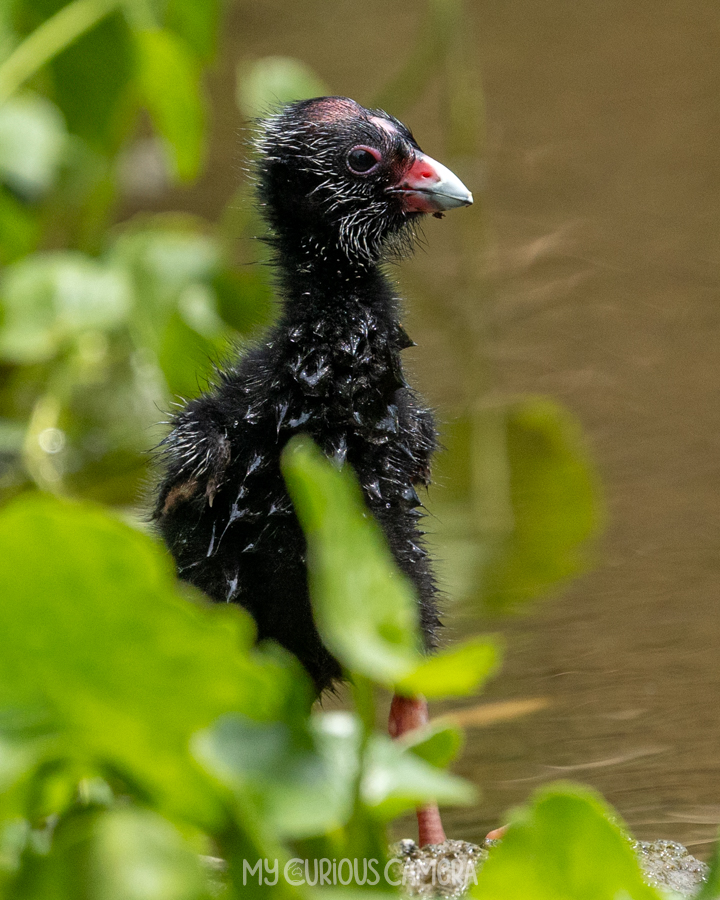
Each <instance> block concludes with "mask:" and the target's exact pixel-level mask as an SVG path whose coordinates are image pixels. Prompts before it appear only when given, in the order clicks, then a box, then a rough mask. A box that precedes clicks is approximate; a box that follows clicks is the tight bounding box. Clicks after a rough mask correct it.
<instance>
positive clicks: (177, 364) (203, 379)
mask: <svg viewBox="0 0 720 900" xmlns="http://www.w3.org/2000/svg"><path fill="white" fill-rule="evenodd" d="M227 337H228V332H227V331H221V332H220V333H219V334H218V335H217V336H215V337H213V338H211V337H207V336H206V335H203V334H198V332H197V331H196V330H195V329H194V328H191V327H190V326H189V325H188V324H187V322H186V321H185V319H184V318H183V317H182V315H181V314H180V313H179V312H174V313H172V314H171V316H170V318H169V319H168V322H167V325H166V327H165V331H164V333H163V335H162V339H161V343H160V349H159V353H158V362H159V363H160V367H161V369H162V371H163V375H164V376H165V381H166V382H167V387H168V390H169V391H170V393H171V394H173V395H175V396H179V397H185V398H186V399H189V398H190V397H196V396H197V395H198V394H199V393H200V392H201V391H203V390H205V389H206V388H207V385H208V384H209V382H210V381H211V379H212V377H213V375H214V371H213V363H214V362H217V361H218V360H219V359H221V358H222V357H223V356H224V355H225V354H226V353H227V348H228V346H229V343H228V340H227Z"/></svg>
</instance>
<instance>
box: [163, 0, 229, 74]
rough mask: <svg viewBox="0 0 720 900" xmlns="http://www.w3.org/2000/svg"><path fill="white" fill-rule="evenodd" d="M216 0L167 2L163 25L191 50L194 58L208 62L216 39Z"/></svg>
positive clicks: (217, 7)
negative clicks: (177, 35)
mask: <svg viewBox="0 0 720 900" xmlns="http://www.w3.org/2000/svg"><path fill="white" fill-rule="evenodd" d="M219 7H220V4H219V2H218V0H168V4H167V8H166V11H165V25H166V26H167V28H168V29H169V30H170V31H174V32H176V33H177V34H179V35H180V37H181V38H182V39H183V40H184V41H185V42H186V43H187V44H188V46H189V47H191V48H192V50H193V52H194V53H195V55H196V56H198V57H200V58H201V59H204V60H209V59H211V58H212V56H213V55H214V53H215V47H216V44H217V38H218V26H219V19H220V16H219V12H220V9H219Z"/></svg>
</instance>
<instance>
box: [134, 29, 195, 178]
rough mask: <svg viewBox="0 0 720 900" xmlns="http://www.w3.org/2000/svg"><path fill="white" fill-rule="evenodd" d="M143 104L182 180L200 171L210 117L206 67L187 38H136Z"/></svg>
mask: <svg viewBox="0 0 720 900" xmlns="http://www.w3.org/2000/svg"><path fill="white" fill-rule="evenodd" d="M135 40H136V48H137V65H138V83H139V87H140V94H141V100H142V102H143V104H144V105H145V106H146V107H147V109H148V112H149V113H150V116H151V118H152V120H153V123H154V125H155V127H156V128H157V130H158V132H159V133H160V135H161V136H162V137H163V138H164V140H165V141H166V142H167V145H168V149H169V152H170V155H171V158H172V159H173V161H174V164H175V170H176V172H177V175H178V177H179V178H180V180H181V181H191V180H192V179H193V178H195V177H196V176H197V174H198V172H199V170H200V164H201V161H202V156H203V149H204V133H205V116H204V107H203V97H202V93H201V87H200V80H201V79H200V68H199V66H198V64H197V62H196V61H195V59H194V58H193V56H192V55H191V54H190V53H189V51H188V50H187V48H186V46H185V44H184V43H183V42H182V40H181V39H180V38H178V37H176V36H175V35H173V34H172V33H171V32H169V31H163V30H162V29H154V30H148V31H140V32H137V33H136V35H135Z"/></svg>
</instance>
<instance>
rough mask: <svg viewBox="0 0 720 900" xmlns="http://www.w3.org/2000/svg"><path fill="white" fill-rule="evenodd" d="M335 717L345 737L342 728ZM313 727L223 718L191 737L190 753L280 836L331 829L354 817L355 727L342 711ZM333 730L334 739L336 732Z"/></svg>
mask: <svg viewBox="0 0 720 900" xmlns="http://www.w3.org/2000/svg"><path fill="white" fill-rule="evenodd" d="M338 717H340V719H341V720H342V725H344V726H347V727H346V728H345V731H342V729H341V728H340V723H339V722H338V721H337V720H338ZM323 718H326V717H315V727H314V729H313V730H312V731H308V730H307V728H306V727H305V726H304V724H296V725H295V726H294V727H291V725H289V724H287V723H285V722H273V723H270V724H264V723H259V722H252V721H251V720H250V719H243V718H241V717H240V716H226V717H224V718H223V719H221V720H220V721H219V722H218V723H216V724H215V725H214V726H213V727H212V728H211V729H209V730H208V731H205V732H203V733H201V734H200V735H197V736H196V738H195V740H194V742H193V746H194V750H195V754H196V755H197V757H198V758H199V759H200V760H201V761H202V762H203V764H204V765H205V766H206V767H207V768H208V769H209V770H210V771H211V772H212V773H213V774H214V775H216V776H217V777H218V778H219V779H220V780H221V781H222V782H223V784H226V785H228V787H230V788H232V789H234V790H235V791H236V792H238V793H239V794H240V795H241V796H243V797H244V799H245V800H246V802H247V801H250V802H252V804H253V806H254V808H255V810H256V813H257V814H258V815H259V816H261V817H263V818H264V819H265V820H266V822H268V823H269V826H270V827H271V828H272V829H273V831H274V832H275V833H276V834H277V835H279V836H280V837H282V838H295V839H297V838H305V837H310V836H313V835H321V834H323V833H325V832H327V831H334V830H335V829H336V828H339V827H341V826H342V825H344V824H345V823H346V822H347V821H348V819H349V818H350V815H351V814H352V811H353V790H352V786H353V783H354V778H353V776H354V774H355V773H356V772H357V768H358V758H357V757H358V751H359V744H360V729H359V727H358V726H357V723H356V722H354V721H352V722H351V723H350V724H349V726H348V723H346V722H345V720H346V719H347V718H350V719H352V717H350V716H349V714H348V713H340V714H334V717H333V716H332V715H331V720H330V721H329V722H323V721H322V719H323ZM338 732H339V733H338Z"/></svg>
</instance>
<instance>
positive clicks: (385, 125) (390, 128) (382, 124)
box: [370, 116, 398, 134]
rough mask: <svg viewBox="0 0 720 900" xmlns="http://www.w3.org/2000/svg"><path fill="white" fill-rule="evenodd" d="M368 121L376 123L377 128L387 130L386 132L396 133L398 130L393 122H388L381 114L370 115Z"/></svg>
mask: <svg viewBox="0 0 720 900" xmlns="http://www.w3.org/2000/svg"><path fill="white" fill-rule="evenodd" d="M370 121H371V122H372V123H373V125H377V127H378V128H382V129H383V131H387V133H388V134H397V133H398V130H397V128H396V127H395V126H394V125H393V123H392V122H388V120H387V119H383V118H382V116H370Z"/></svg>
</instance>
